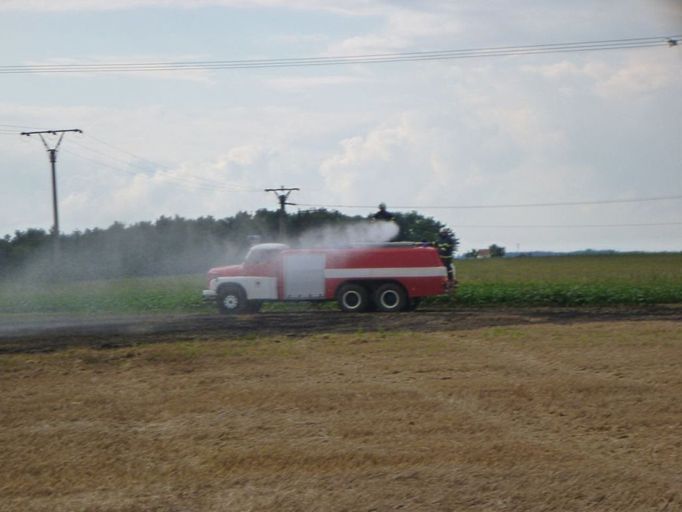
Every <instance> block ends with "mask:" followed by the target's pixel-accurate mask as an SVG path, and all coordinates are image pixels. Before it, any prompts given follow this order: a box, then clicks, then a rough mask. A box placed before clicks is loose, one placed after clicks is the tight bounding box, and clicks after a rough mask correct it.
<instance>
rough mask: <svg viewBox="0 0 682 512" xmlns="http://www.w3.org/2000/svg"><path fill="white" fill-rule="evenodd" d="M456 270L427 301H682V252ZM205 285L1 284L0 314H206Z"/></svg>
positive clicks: (494, 262)
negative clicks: (446, 290)
mask: <svg viewBox="0 0 682 512" xmlns="http://www.w3.org/2000/svg"><path fill="white" fill-rule="evenodd" d="M456 267H457V279H458V280H459V283H460V285H459V288H458V290H457V292H456V293H455V294H454V295H453V296H452V297H442V298H436V299H431V300H430V301H429V303H430V304H440V305H443V306H446V305H449V306H455V307H456V306H458V305H459V306H466V305H476V306H480V305H494V304H504V305H568V306H576V305H614V304H657V303H658V304H660V303H682V253H676V254H633V255H631V254H622V255H599V256H556V257H543V258H509V259H488V260H458V261H457V262H456ZM205 284H206V281H205V276H203V275H190V276H164V277H143V278H126V279H115V280H99V281H83V282H75V283H60V284H41V285H37V284H36V283H32V284H30V285H27V284H25V283H2V284H0V312H2V313H35V312H56V313H59V312H68V313H97V312H102V313H162V312H202V311H206V312H208V311H211V307H210V305H205V304H202V303H201V300H200V297H201V290H202V289H203V288H204V286H205ZM270 307H271V308H275V307H281V306H280V305H273V306H270Z"/></svg>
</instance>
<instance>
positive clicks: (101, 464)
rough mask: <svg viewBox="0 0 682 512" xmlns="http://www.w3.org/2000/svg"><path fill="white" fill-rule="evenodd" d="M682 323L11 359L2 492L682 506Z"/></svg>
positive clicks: (324, 503) (81, 504)
mask: <svg viewBox="0 0 682 512" xmlns="http://www.w3.org/2000/svg"><path fill="white" fill-rule="evenodd" d="M681 361H682V328H681V326H680V324H676V323H671V322H641V323H634V322H632V323H603V324H583V325H570V326H563V327H558V326H544V325H534V326H527V327H505V328H487V329H480V330H476V331H459V332H452V333H447V332H445V333H431V334H422V335H420V334H414V333H411V334H395V333H370V334H363V333H356V334H354V335H317V336H312V337H307V338H303V339H297V338H295V337H279V338H277V337H273V338H268V339H262V340H255V341H243V340H242V341H234V340H201V341H194V342H192V341H190V342H179V343H176V344H168V345H152V346H139V347H136V348H134V349H120V350H109V351H106V350H100V351H96V350H89V349H88V350H86V349H79V350H72V351H68V352H61V353H55V354H45V355H15V356H2V357H1V358H0V450H1V453H2V457H0V509H1V510H22V511H24V510H45V511H48V510H49V511H59V510H69V511H74V510H88V511H90V510H111V511H114V510H115V511H132V510H159V511H170V510H183V511H184V510H208V511H213V510H239V511H244V510H349V511H355V510H394V509H401V508H402V509H405V510H429V511H431V510H505V511H507V510H519V511H521V510H576V511H578V510H580V511H582V510H671V511H672V510H680V508H682V495H681V494H680V489H682V477H681V475H682V436H680V427H681V423H682V402H681V401H680V396H682V372H681V371H680V366H681Z"/></svg>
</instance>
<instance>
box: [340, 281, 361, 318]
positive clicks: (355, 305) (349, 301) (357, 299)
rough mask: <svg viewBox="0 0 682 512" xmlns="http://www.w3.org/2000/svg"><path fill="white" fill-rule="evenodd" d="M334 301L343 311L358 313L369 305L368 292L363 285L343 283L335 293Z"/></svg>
mask: <svg viewBox="0 0 682 512" xmlns="http://www.w3.org/2000/svg"><path fill="white" fill-rule="evenodd" d="M336 301H337V302H338V303H339V307H341V309H342V310H343V311H347V312H349V313H359V312H362V311H367V308H368V307H369V294H368V293H367V289H366V288H365V287H364V286H360V285H359V284H344V285H343V286H342V287H341V288H339V291H338V293H337V294H336Z"/></svg>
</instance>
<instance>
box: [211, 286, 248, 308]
mask: <svg viewBox="0 0 682 512" xmlns="http://www.w3.org/2000/svg"><path fill="white" fill-rule="evenodd" d="M217 302H218V311H219V312H220V313H222V314H224V315H236V314H239V313H245V312H246V310H247V306H248V302H247V300H246V293H244V289H243V288H242V287H241V286H237V285H236V284H228V285H224V286H221V287H220V288H219V289H218V298H217Z"/></svg>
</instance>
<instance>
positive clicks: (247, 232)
mask: <svg viewBox="0 0 682 512" xmlns="http://www.w3.org/2000/svg"><path fill="white" fill-rule="evenodd" d="M367 220H368V217H363V216H359V215H356V216H348V215H345V214H342V213H340V212H338V211H335V210H326V209H317V210H307V211H299V212H297V213H294V214H289V215H286V214H285V215H284V227H285V228H286V233H287V236H288V239H287V240H285V241H288V242H289V243H291V244H292V245H296V240H298V239H299V237H300V236H301V235H303V234H304V233H305V232H306V231H309V230H311V229H315V228H322V227H332V228H333V227H343V226H347V225H351V224H353V223H358V222H361V221H367ZM395 222H396V223H397V225H398V227H399V229H400V232H399V234H398V235H397V236H396V237H395V239H397V240H405V241H414V242H422V241H429V242H431V241H434V240H436V238H437V237H438V232H439V230H440V229H441V228H442V227H444V225H443V224H442V223H441V222H439V221H437V220H435V219H433V218H431V217H425V216H423V215H421V214H419V213H417V212H414V211H413V212H407V213H396V214H395ZM279 229H280V213H279V212H278V211H270V210H266V209H261V210H257V211H256V212H254V213H248V212H239V213H237V214H235V215H234V216H231V217H225V218H222V219H216V218H214V217H210V216H209V217H200V218H198V219H185V218H182V217H179V216H175V217H163V216H162V217H160V218H159V219H157V220H156V221H154V222H138V223H135V224H131V225H124V224H122V223H120V222H115V223H114V224H112V225H111V226H109V227H108V228H106V229H101V228H94V229H87V230H85V231H75V232H73V233H71V234H61V235H60V236H59V244H58V245H59V251H58V252H55V251H54V243H53V241H54V240H53V237H52V235H51V233H49V232H47V231H45V230H42V229H27V230H25V231H16V232H15V233H14V235H13V236H10V235H7V236H5V237H4V238H3V239H0V279H8V278H34V279H59V280H81V279H98V278H114V277H132V276H152V275H170V274H185V273H196V272H204V271H206V270H207V269H208V268H209V267H211V266H216V265H223V264H229V263H235V262H238V261H241V259H242V258H243V255H244V253H245V252H246V251H247V250H248V248H249V247H250V245H252V243H253V242H254V241H256V240H257V241H260V242H271V241H277V240H279Z"/></svg>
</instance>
